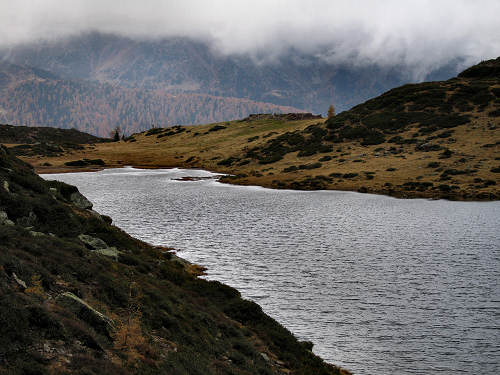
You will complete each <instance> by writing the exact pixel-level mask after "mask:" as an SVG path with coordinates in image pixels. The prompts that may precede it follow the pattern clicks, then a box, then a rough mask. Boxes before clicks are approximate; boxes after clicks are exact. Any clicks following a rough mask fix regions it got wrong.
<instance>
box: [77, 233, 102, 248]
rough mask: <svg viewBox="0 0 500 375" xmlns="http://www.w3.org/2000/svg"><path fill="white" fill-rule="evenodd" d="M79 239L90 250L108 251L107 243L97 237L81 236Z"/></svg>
mask: <svg viewBox="0 0 500 375" xmlns="http://www.w3.org/2000/svg"><path fill="white" fill-rule="evenodd" d="M78 239H79V240H80V241H82V242H83V243H84V244H85V246H86V247H87V248H89V249H90V250H99V249H107V248H108V245H107V244H106V242H104V241H103V240H101V239H100V238H97V237H92V236H89V235H88V234H80V235H79V236H78Z"/></svg>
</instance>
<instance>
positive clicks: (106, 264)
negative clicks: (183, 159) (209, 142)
mask: <svg viewBox="0 0 500 375" xmlns="http://www.w3.org/2000/svg"><path fill="white" fill-rule="evenodd" d="M199 272H200V269H199V268H198V267H196V266H194V265H191V264H188V263H187V262H185V261H183V260H181V259H180V258H177V257H176V256H175V255H174V254H173V253H172V252H171V250H170V249H168V248H162V247H152V246H150V245H148V244H146V243H143V242H140V241H138V240H136V239H134V238H131V237H130V236H128V235H127V234H126V233H124V232H122V231H120V230H119V229H118V228H116V227H114V226H112V225H111V218H109V217H107V216H101V215H99V214H98V213H96V212H94V211H92V210H91V204H90V202H88V201H87V200H86V199H85V198H84V197H83V196H81V195H80V194H79V193H78V190H77V189H76V188H75V187H73V186H69V185H66V184H64V183H59V182H47V181H44V180H42V179H41V178H39V177H38V176H36V175H35V174H34V173H33V171H32V169H31V167H30V166H29V165H28V164H25V163H24V162H21V161H20V160H19V159H16V158H15V157H14V156H12V155H11V154H10V153H9V152H8V151H7V150H6V149H5V148H4V147H2V146H0V373H1V374H67V373H71V374H86V375H87V374H104V373H106V374H186V375H188V374H189V375H193V374H200V375H201V374H203V375H205V374H242V375H243V374H259V375H261V374H290V373H291V374H325V375H326V374H339V373H343V372H341V371H340V369H338V368H335V367H333V366H329V365H326V364H325V363H323V362H322V361H321V360H320V359H319V358H318V357H316V356H314V355H313V354H312V353H311V351H310V349H311V344H310V343H301V342H298V341H297V340H296V339H295V338H294V337H293V336H292V335H291V334H290V332H288V331H287V330H286V329H285V328H283V327H282V326H280V325H279V324H278V323H276V322H275V321H274V320H272V319H271V318H269V317H268V316H266V315H265V314H264V313H263V312H262V310H261V308H260V307H259V306H258V305H256V304H255V303H252V302H249V301H246V300H243V299H241V298H240V294H239V293H238V291H236V290H235V289H232V288H230V287H228V286H225V285H223V284H221V283H218V282H209V281H205V280H202V279H199V278H198V277H197V275H198V274H199Z"/></svg>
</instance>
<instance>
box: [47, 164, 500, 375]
mask: <svg viewBox="0 0 500 375" xmlns="http://www.w3.org/2000/svg"><path fill="white" fill-rule="evenodd" d="M193 175H196V176H211V174H210V173H209V172H204V171H186V170H179V169H173V170H138V169H132V168H125V169H114V170H106V171H102V172H98V173H74V174H64V175H49V176H45V177H46V178H49V179H58V180H62V181H65V182H68V183H71V184H74V185H76V186H78V187H79V189H80V191H82V193H84V194H85V195H86V196H87V197H88V198H89V199H90V200H91V201H92V202H94V205H95V206H94V208H95V209H96V210H97V211H99V212H101V213H104V214H107V215H110V216H112V217H113V219H114V223H115V224H116V225H118V226H120V227H121V228H123V229H125V230H126V231H127V232H129V233H130V234H132V235H134V236H136V237H138V238H141V239H143V240H146V241H148V242H150V243H153V244H162V245H168V246H172V247H175V248H177V249H179V250H180V251H179V255H181V256H182V257H184V258H186V259H188V260H190V261H193V262H195V263H198V264H202V265H205V266H207V267H208V272H209V276H208V277H209V278H211V279H217V280H220V281H222V282H224V283H227V284H229V285H232V286H234V287H236V288H237V289H239V290H240V291H241V292H242V294H243V296H244V297H246V298H250V299H252V300H254V301H256V302H258V303H259V304H260V305H261V306H262V307H263V309H264V311H266V312H267V313H268V314H270V315H271V316H273V317H274V318H275V319H277V320H278V321H280V322H281V323H282V324H284V325H285V326H286V327H287V328H289V329H290V330H291V331H292V332H294V334H295V335H296V336H297V337H298V338H300V339H304V340H311V341H313V342H314V344H315V346H314V351H315V353H317V354H319V355H320V356H322V357H323V358H324V359H326V360H327V361H329V362H333V363H336V364H339V365H342V366H344V367H346V368H348V369H350V370H352V371H354V372H355V373H356V374H387V373H395V374H430V373H439V374H457V373H459V372H460V373H467V374H472V373H482V374H498V373H500V335H499V333H500V285H499V280H500V277H499V271H500V232H499V230H500V202H489V203H471V202H468V203H464V202H449V201H427V200H421V199H418V200H400V199H394V198H389V197H383V196H375V195H368V194H358V193H348V192H326V191H319V192H299V191H290V190H286V191H284V190H281V191H280V190H270V189H263V188H257V187H238V186H229V185H223V184H220V183H218V182H215V181H213V180H203V181H192V182H184V181H183V182H181V181H175V180H172V178H178V177H182V176H193Z"/></svg>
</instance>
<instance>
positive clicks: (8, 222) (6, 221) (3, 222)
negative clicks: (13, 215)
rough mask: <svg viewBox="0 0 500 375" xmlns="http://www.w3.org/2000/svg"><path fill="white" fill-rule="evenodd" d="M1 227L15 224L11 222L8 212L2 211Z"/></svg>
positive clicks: (0, 215) (0, 212) (0, 214)
mask: <svg viewBox="0 0 500 375" xmlns="http://www.w3.org/2000/svg"><path fill="white" fill-rule="evenodd" d="M0 225H14V222H13V221H12V220H9V217H8V216H7V212H5V211H0Z"/></svg>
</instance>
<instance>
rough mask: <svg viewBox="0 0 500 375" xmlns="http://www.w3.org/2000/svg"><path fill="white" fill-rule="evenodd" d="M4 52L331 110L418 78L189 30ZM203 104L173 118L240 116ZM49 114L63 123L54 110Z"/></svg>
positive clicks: (64, 66)
mask: <svg viewBox="0 0 500 375" xmlns="http://www.w3.org/2000/svg"><path fill="white" fill-rule="evenodd" d="M0 58H1V59H2V60H3V61H7V62H10V63H13V64H19V65H23V66H28V67H33V68H36V69H43V70H44V71H46V72H50V73H52V74H55V75H57V76H58V77H60V78H61V79H64V80H71V81H81V80H86V81H89V82H98V83H101V84H107V85H110V86H112V91H117V90H120V89H127V90H144V89H145V90H154V91H155V94H154V96H156V95H160V96H161V95H166V94H171V95H179V94H201V95H211V96H217V97H230V98H242V99H245V100H251V101H256V102H264V103H272V104H274V105H278V106H288V107H294V108H295V109H297V110H304V111H310V112H314V113H325V112H326V109H327V108H328V106H329V105H330V104H332V103H333V104H335V107H336V109H337V111H342V110H345V109H349V108H351V107H352V106H354V105H356V104H358V103H360V102H363V101H365V100H367V99H369V98H371V97H374V96H376V95H378V94H380V93H382V92H384V91H386V90H388V89H390V88H392V87H394V86H398V85H400V84H402V83H406V82H409V81H411V80H412V78H411V73H410V72H409V71H408V70H405V69H404V67H401V66H394V67H380V66H378V65H369V66H363V67H356V66H355V67H348V66H346V65H342V64H337V65H332V64H329V63H327V62H325V60H323V59H322V58H319V57H315V56H313V55H306V54H304V53H300V52H299V51H297V50H293V49H290V50H289V51H288V52H287V53H286V54H284V53H282V54H281V56H280V57H279V59H276V60H274V61H269V62H267V63H263V62H259V61H257V60H255V59H253V58H252V57H251V56H250V55H223V54H220V53H218V52H217V51H216V50H214V49H212V48H210V46H209V44H207V43H203V42H200V41H196V40H193V39H188V38H184V37H177V38H168V39H157V40H134V39H131V38H127V37H123V36H117V35H111V34H102V33H97V32H92V33H86V34H82V35H79V36H77V37H71V38H66V39H58V40H57V41H44V42H39V43H32V44H24V45H17V46H15V47H8V48H3V49H1V50H0ZM457 67H458V61H453V62H450V64H448V66H446V67H443V68H441V69H440V70H437V71H435V72H433V73H432V74H433V78H435V79H446V78H449V77H451V76H453V75H455V74H456V72H457V70H458V68H457ZM46 74H47V73H46ZM89 84H90V83H88V84H85V85H87V86H89ZM90 86H92V84H90ZM90 86H89V87H90ZM92 87H95V86H92ZM24 89H25V91H26V90H27V88H26V87H25V88H24ZM47 90H49V88H47ZM107 90H111V88H109V87H108V89H107ZM28 91H29V90H28ZM25 93H26V92H25ZM8 95H12V94H8ZM124 95H125V94H124ZM127 95H128V94H127ZM72 100H73V99H72ZM178 100H179V99H177V101H178ZM145 105H147V104H145ZM254 107H255V106H254ZM4 109H5V108H4ZM198 109H199V110H200V114H199V115H198V116H194V117H193V116H191V117H189V116H188V117H186V116H181V117H180V118H179V117H178V116H177V117H175V116H174V117H172V116H170V118H169V120H170V121H168V122H169V123H189V122H195V123H196V122H198V121H201V122H208V121H212V120H230V119H233V118H234V113H231V112H229V113H224V110H221V109H215V111H216V112H220V116H205V115H203V112H206V110H205V109H204V108H203V107H200V108H198ZM254 109H257V110H259V109H260V110H264V108H248V110H247V111H245V110H243V111H242V112H241V115H243V116H246V115H247V114H248V113H250V112H251V111H252V110H254ZM268 109H269V110H276V111H277V112H280V111H281V110H280V109H278V108H268ZM33 110H35V109H33ZM35 117H36V116H35ZM13 119H15V118H13ZM40 120H42V119H41V118H40ZM151 120H153V121H164V120H165V119H164V118H161V120H160V119H158V118H155V119H151ZM44 121H46V123H55V121H52V120H51V119H50V118H45V119H44ZM75 121H76V120H75ZM46 123H45V124H46ZM39 125H43V124H39ZM66 125H68V124H67V123H61V124H59V125H55V126H63V127H64V126H66ZM80 128H81V127H80ZM87 130H88V129H87ZM94 133H95V131H94ZM101 135H102V134H101Z"/></svg>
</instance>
